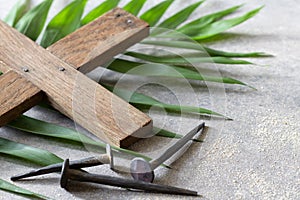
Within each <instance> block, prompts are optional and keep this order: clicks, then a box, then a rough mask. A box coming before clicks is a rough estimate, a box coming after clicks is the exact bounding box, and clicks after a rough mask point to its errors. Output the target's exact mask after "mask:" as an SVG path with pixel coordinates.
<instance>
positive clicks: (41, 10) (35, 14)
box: [15, 0, 53, 41]
mask: <svg viewBox="0 0 300 200" xmlns="http://www.w3.org/2000/svg"><path fill="white" fill-rule="evenodd" d="M52 2H53V0H45V1H43V2H42V3H40V4H39V5H37V6H36V7H34V8H32V9H31V10H29V11H28V12H27V13H26V14H25V15H24V16H23V17H22V18H21V19H20V20H19V21H18V23H17V24H16V26H15V28H16V29H17V30H18V31H19V32H21V33H23V34H24V35H26V36H27V37H29V38H30V39H32V40H33V41H35V40H36V39H37V38H38V37H39V35H40V34H41V32H42V30H43V27H44V25H45V22H46V19H47V16H48V12H49V9H50V7H51V5H52Z"/></svg>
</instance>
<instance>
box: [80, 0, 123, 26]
mask: <svg viewBox="0 0 300 200" xmlns="http://www.w3.org/2000/svg"><path fill="white" fill-rule="evenodd" d="M119 2H120V0H106V1H104V2H103V3H101V4H100V5H99V6H97V7H96V8H94V9H93V10H92V11H90V12H89V13H88V14H87V15H86V16H85V17H84V18H83V19H82V20H81V25H82V26H83V25H86V24H88V23H90V22H91V21H93V20H94V19H96V18H98V17H100V16H101V15H103V14H104V13H106V12H107V11H109V10H111V9H113V8H115V7H116V6H117V5H118V4H119Z"/></svg>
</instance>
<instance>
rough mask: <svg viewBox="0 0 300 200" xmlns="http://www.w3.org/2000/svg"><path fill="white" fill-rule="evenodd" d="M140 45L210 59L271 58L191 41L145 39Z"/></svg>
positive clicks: (260, 53) (261, 54)
mask: <svg viewBox="0 0 300 200" xmlns="http://www.w3.org/2000/svg"><path fill="white" fill-rule="evenodd" d="M141 43H142V44H148V45H156V46H165V47H174V48H180V49H191V50H197V51H200V52H201V51H202V52H205V53H207V54H208V55H209V56H212V57H229V58H248V57H268V56H271V55H269V54H266V53H264V52H249V53H240V52H226V51H220V50H216V49H213V48H209V47H207V46H202V45H200V44H199V43H196V42H194V41H193V42H192V41H176V40H172V41H169V40H152V39H145V40H143V41H142V42H141Z"/></svg>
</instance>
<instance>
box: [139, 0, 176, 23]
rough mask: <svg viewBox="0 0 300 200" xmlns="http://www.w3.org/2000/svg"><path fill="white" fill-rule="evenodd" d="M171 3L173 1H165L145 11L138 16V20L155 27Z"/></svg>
mask: <svg viewBox="0 0 300 200" xmlns="http://www.w3.org/2000/svg"><path fill="white" fill-rule="evenodd" d="M173 2H174V0H165V1H163V2H161V3H159V4H158V5H156V6H154V7H153V8H151V9H149V10H147V11H146V12H145V13H144V14H142V15H141V16H140V18H141V19H142V20H144V21H146V22H147V23H148V24H149V25H150V26H155V25H156V23H157V22H158V21H159V20H160V18H161V17H162V16H163V15H164V13H165V12H166V11H167V9H168V8H169V6H170V5H171V4H172V3H173Z"/></svg>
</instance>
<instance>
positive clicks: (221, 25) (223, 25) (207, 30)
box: [191, 7, 263, 40]
mask: <svg viewBox="0 0 300 200" xmlns="http://www.w3.org/2000/svg"><path fill="white" fill-rule="evenodd" d="M262 8H263V7H260V8H257V9H254V10H252V11H250V12H248V13H246V14H245V15H243V16H241V17H236V18H232V19H227V20H221V21H217V22H214V23H212V24H209V25H207V26H205V27H203V28H201V30H199V31H198V33H197V34H195V35H192V36H191V37H192V38H193V39H194V40H203V39H206V38H209V37H212V36H215V35H217V34H219V33H222V32H224V31H226V30H228V29H230V28H232V27H234V26H236V25H238V24H241V23H243V22H244V21H247V20H248V19H250V18H252V17H253V16H255V15H256V14H257V13H258V12H259V11H260V10H261V9H262Z"/></svg>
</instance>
